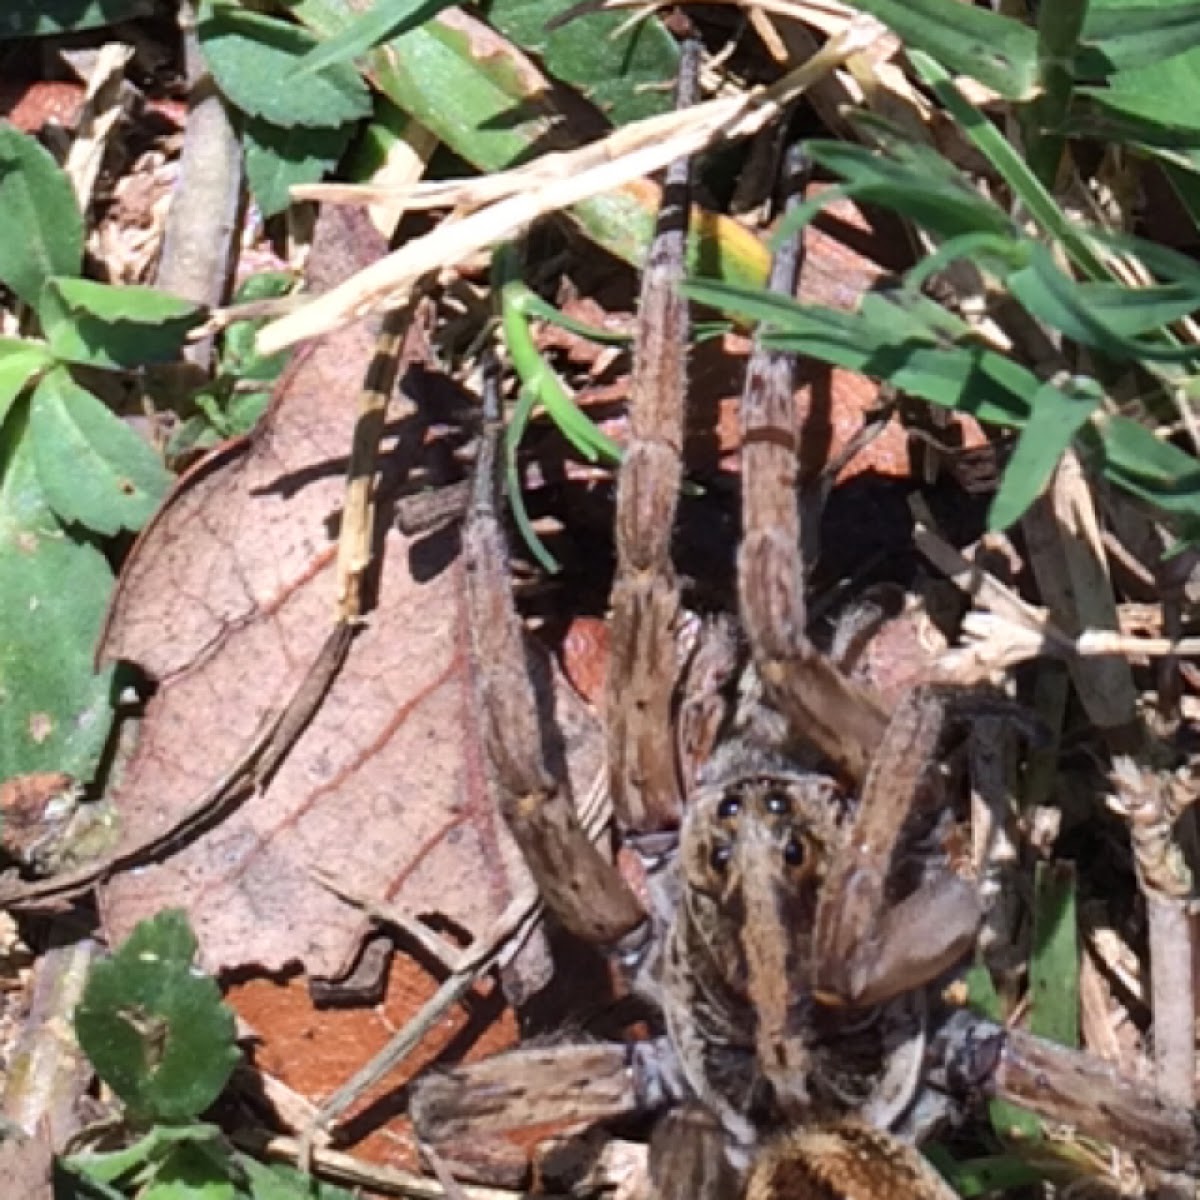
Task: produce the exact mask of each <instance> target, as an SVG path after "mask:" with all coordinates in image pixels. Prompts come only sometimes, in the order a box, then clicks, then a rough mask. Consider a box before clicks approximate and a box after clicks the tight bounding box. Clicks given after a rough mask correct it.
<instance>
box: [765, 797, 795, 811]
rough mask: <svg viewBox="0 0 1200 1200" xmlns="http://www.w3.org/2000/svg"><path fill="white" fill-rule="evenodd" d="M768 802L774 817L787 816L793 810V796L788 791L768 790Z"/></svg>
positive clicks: (768, 809)
mask: <svg viewBox="0 0 1200 1200" xmlns="http://www.w3.org/2000/svg"><path fill="white" fill-rule="evenodd" d="M766 804H767V812H769V813H770V814H771V816H773V817H786V816H787V814H788V813H790V812H791V811H792V801H791V797H789V796H788V794H787V793H786V792H768V793H767V800H766Z"/></svg>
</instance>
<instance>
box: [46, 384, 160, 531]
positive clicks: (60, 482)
mask: <svg viewBox="0 0 1200 1200" xmlns="http://www.w3.org/2000/svg"><path fill="white" fill-rule="evenodd" d="M29 434H30V439H31V441H32V445H33V457H34V462H35V463H36V465H37V473H38V479H39V480H40V481H41V484H42V488H43V491H44V492H45V496H46V499H47V500H48V501H49V503H50V506H51V507H52V508H53V509H54V512H55V515H56V516H58V518H59V519H60V520H62V521H64V522H75V523H77V524H79V525H82V526H84V527H85V528H87V529H91V530H93V531H94V532H96V533H100V534H106V535H111V534H114V533H119V532H120V531H121V530H122V529H125V530H129V531H130V532H133V531H136V530H138V529H140V528H141V527H142V526H143V525H144V524H145V523H146V521H148V520H149V519H150V517H151V515H152V514H153V512H154V510H155V509H156V508H157V507H158V505H159V502H160V501H161V500H162V498H163V497H164V496H165V495H166V493H167V489H168V488H169V487H170V486H171V474H170V472H168V471H167V469H166V468H165V467H164V466H163V465H162V461H161V459H160V458H159V456H158V455H157V454H156V453H155V451H154V450H153V449H151V447H150V446H149V445H148V444H147V443H146V442H145V441H144V440H143V439H142V438H141V437H139V436H138V435H137V434H136V433H135V432H134V431H133V430H132V429H131V428H130V427H129V426H128V425H126V424H125V422H124V421H122V420H120V419H119V418H118V417H116V416H114V415H113V414H112V412H110V411H109V409H107V408H106V407H105V406H104V404H103V403H102V402H101V401H100V400H98V399H97V398H96V397H95V396H93V395H92V393H91V392H89V391H86V390H85V389H84V388H81V387H80V386H79V385H78V384H77V383H75V381H74V380H73V379H72V378H71V376H70V375H69V374H68V373H67V372H66V371H65V370H64V369H63V368H62V367H55V368H54V369H53V370H51V371H50V372H48V373H47V375H46V376H45V378H43V379H42V381H41V382H40V383H39V384H38V386H37V387H36V388H35V389H34V393H33V399H32V401H31V411H30V421H29Z"/></svg>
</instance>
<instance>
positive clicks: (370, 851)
mask: <svg viewBox="0 0 1200 1200" xmlns="http://www.w3.org/2000/svg"><path fill="white" fill-rule="evenodd" d="M347 216H348V215H347V214H346V213H345V212H343V213H341V214H340V215H339V216H336V217H335V216H334V214H333V213H332V211H331V213H330V218H329V219H330V221H331V223H332V224H333V225H336V227H337V228H338V229H339V230H340V231H341V232H340V233H339V234H338V235H337V236H336V237H334V238H333V239H332V241H331V240H330V237H329V236H325V237H322V238H319V240H318V244H317V246H316V247H315V248H314V255H313V257H314V260H315V261H316V262H318V263H323V264H324V267H325V270H326V272H328V273H331V274H333V275H335V276H337V277H344V276H345V274H346V273H347V271H348V270H350V269H352V268H354V267H357V266H360V265H361V259H362V257H363V253H362V247H363V246H364V245H368V246H372V247H377V246H379V241H378V239H377V238H376V237H375V236H374V234H373V233H372V232H371V230H370V229H369V227H368V226H367V224H366V221H365V219H364V218H363V217H362V216H361V215H359V216H354V217H350V218H349V219H347ZM328 232H329V230H328V228H327V229H326V230H325V233H326V234H328ZM334 263H337V264H340V265H336V266H331V264H334ZM372 349H373V333H372V331H371V330H369V329H367V328H366V327H365V326H363V325H356V326H353V327H351V328H349V329H347V330H344V331H342V332H341V333H339V334H338V335H336V336H335V337H331V338H329V339H327V340H325V341H323V342H321V343H319V344H318V345H316V346H314V347H311V348H309V349H308V350H306V351H305V352H304V353H302V355H301V356H300V357H299V358H298V359H297V361H296V362H295V363H294V365H293V367H292V368H291V369H290V371H289V372H288V374H287V375H286V377H285V379H284V380H283V381H282V382H281V384H280V387H279V389H278V392H277V394H276V397H275V401H274V404H273V406H272V411H271V415H270V417H269V419H268V421H267V423H266V425H265V427H264V428H263V429H262V430H261V432H260V433H259V434H258V435H257V436H255V437H254V438H253V439H252V440H251V441H250V442H249V443H240V444H237V445H234V446H231V447H229V448H227V449H225V450H223V451H221V452H219V453H217V454H216V455H215V456H213V457H212V458H210V459H208V460H206V461H205V462H204V463H203V464H201V466H200V467H199V468H198V469H197V470H195V471H193V472H192V473H191V474H190V475H189V476H187V477H186V478H185V479H184V480H183V481H182V483H181V485H180V486H179V488H178V489H177V490H176V492H175V493H174V494H173V496H172V497H171V499H170V501H169V502H168V504H167V505H166V507H165V508H164V509H163V511H162V512H161V513H160V514H159V516H158V517H157V519H156V520H155V522H154V523H153V525H152V526H151V527H150V528H149V529H148V531H147V532H146V533H145V535H144V536H143V538H142V540H141V541H140V542H139V544H138V546H137V547H136V548H135V551H134V553H133V555H132V556H131V558H130V560H129V562H128V564H127V566H126V569H125V571H124V574H123V576H122V579H121V583H120V587H119V591H118V595H117V599H116V601H115V604H114V609H113V612H112V614H111V618H110V624H109V628H108V631H107V635H106V638H105V640H104V644H103V647H102V649H103V653H104V655H105V656H106V657H109V658H122V659H128V660H131V661H133V662H135V663H137V664H139V665H140V667H141V668H142V669H143V670H144V671H146V672H147V674H148V675H150V676H151V677H152V678H153V679H154V680H155V681H157V685H158V690H157V692H156V693H155V695H154V697H153V699H152V700H151V702H150V704H149V708H148V711H147V714H146V718H145V720H144V722H143V726H142V729H141V731H140V738H139V741H138V746H137V749H136V752H135V754H134V757H133V759H132V761H131V762H130V763H129V764H128V766H127V768H126V769H125V772H124V774H123V777H122V779H121V782H120V785H119V788H118V791H117V794H116V797H115V801H116V805H117V807H118V809H119V811H120V813H121V819H122V822H123V836H124V838H125V840H126V841H127V842H128V841H130V840H134V841H143V840H145V839H146V838H148V837H149V836H152V835H153V834H155V833H157V832H160V831H161V830H163V829H166V828H169V827H170V826H172V825H173V824H175V823H177V822H178V821H179V819H180V816H181V814H182V813H184V812H186V811H187V809H188V808H189V806H191V805H194V803H195V801H196V798H197V797H198V796H201V795H203V794H204V793H205V792H206V790H208V789H210V788H211V787H212V786H213V784H214V782H215V781H217V780H219V779H220V778H221V777H222V775H223V774H224V773H226V772H228V771H229V770H230V769H231V768H232V767H233V765H234V764H236V763H237V762H238V760H239V757H240V756H241V755H243V753H244V751H245V747H246V744H247V741H248V739H250V738H251V737H252V735H253V734H254V732H255V730H256V729H258V728H259V727H260V726H261V724H262V722H263V721H264V719H265V718H266V717H267V716H268V715H269V714H270V713H272V712H273V711H274V712H278V711H279V710H281V709H282V708H284V707H285V706H286V704H287V703H288V701H289V700H290V699H291V697H292V695H293V694H294V693H295V691H296V689H297V687H298V686H299V685H300V683H301V682H302V680H303V679H304V677H305V674H306V672H307V671H308V669H309V667H310V664H311V663H312V662H313V661H314V659H315V658H316V656H317V654H318V652H319V651H320V648H321V646H322V644H323V643H324V641H325V639H326V636H327V634H328V632H329V630H330V629H331V626H332V613H333V602H334V578H333V571H334V560H335V557H336V539H337V531H338V524H339V516H340V510H341V504H342V494H343V489H344V474H345V470H346V456H347V453H348V450H349V447H350V439H351V429H352V425H353V421H354V413H355V400H356V394H357V391H358V388H359V386H360V383H361V380H362V378H363V376H364V374H365V372H366V368H367V364H368V362H369V361H370V358H371V354H372ZM409 383H410V390H412V388H415V387H418V386H419V387H421V388H422V389H424V388H425V387H427V386H428V385H429V383H430V377H428V376H423V375H422V374H421V373H420V372H414V373H410V376H409ZM420 399H421V400H422V401H425V400H427V399H428V395H426V396H423V397H421V398H420ZM409 409H410V411H408V412H406V413H405V414H403V415H402V416H401V417H400V419H398V420H396V419H393V421H392V422H391V424H390V426H389V431H388V433H389V435H388V437H387V438H386V439H385V445H384V448H383V455H384V457H383V458H382V459H381V462H382V463H383V464H384V466H383V470H382V473H381V484H380V513H381V517H380V524H381V526H386V528H387V532H386V536H384V537H383V539H382V540H383V555H382V566H381V571H380V582H379V600H378V606H377V607H376V608H375V610H374V611H373V612H372V613H371V614H370V617H369V620H368V622H367V625H366V627H365V628H364V629H363V630H362V631H361V632H360V634H359V636H358V637H357V638H356V639H355V640H354V642H353V643H352V645H351V646H350V649H349V652H348V656H347V659H346V661H345V664H344V665H343V667H342V669H341V671H340V673H339V674H338V676H337V677H336V678H335V680H334V681H333V683H332V685H331V687H330V688H329V690H328V692H327V694H326V695H325V697H324V699H323V702H322V703H321V705H320V707H319V709H318V711H317V712H316V714H315V716H314V717H313V719H312V721H311V723H310V724H309V725H308V726H307V728H306V729H305V730H304V731H303V732H302V733H301V735H300V737H299V739H298V741H297V742H296V743H295V745H294V746H293V748H292V750H291V752H290V753H289V754H288V756H287V757H286V759H285V760H284V761H283V763H282V765H281V766H280V768H279V769H278V771H277V772H276V774H275V775H274V777H273V778H271V779H270V781H269V782H268V784H267V786H266V788H265V790H264V791H262V792H261V793H260V794H257V795H254V796H253V797H251V798H250V799H249V800H248V801H246V802H245V803H244V804H243V805H242V806H241V807H240V808H238V809H237V810H236V811H235V812H234V813H233V814H232V815H230V816H228V817H227V818H226V819H224V820H223V821H221V823H220V824H219V825H217V826H216V827H215V828H214V829H213V830H212V831H211V832H208V833H206V834H205V835H204V836H202V837H200V838H199V839H197V840H195V841H194V842H192V843H191V844H189V845H187V846H186V847H185V848H184V849H182V850H181V851H179V852H178V853H176V854H174V855H173V856H171V857H170V858H168V859H167V860H166V861H164V862H161V863H157V864H155V865H152V866H148V867H143V868H140V869H137V870H134V871H130V872H128V873H126V874H123V875H120V876H117V877H116V878H114V879H112V880H111V881H109V882H108V883H107V884H106V885H105V886H104V889H103V893H102V908H103V913H104V917H105V921H106V925H107V927H108V932H109V933H110V935H111V936H113V937H121V936H122V935H124V934H125V933H126V932H127V931H128V930H129V929H130V928H131V927H132V926H133V924H134V923H135V922H137V921H138V920H140V919H141V918H143V917H145V916H147V915H149V914H150V913H152V912H155V911H157V910H159V909H161V908H163V907H165V906H169V905H183V906H185V907H186V908H187V909H188V911H189V913H190V915H191V919H192V921H193V923H194V925H195V928H196V930H197V933H198V935H199V937H200V941H201V947H202V949H201V953H202V957H203V961H204V965H205V966H206V967H207V968H209V969H210V970H220V969H223V968H233V967H238V966H242V965H245V964H251V963H253V964H258V965H260V966H262V967H265V968H266V969H268V970H277V969H280V968H283V967H284V966H286V965H288V964H292V963H297V962H298V963H302V964H303V965H304V966H305V968H306V969H307V970H308V972H309V973H310V974H315V975H325V976H337V975H338V974H339V973H340V972H341V971H342V970H343V968H344V967H345V966H346V965H347V963H348V960H349V958H350V957H351V952H352V951H353V949H354V948H355V946H356V944H357V941H358V937H359V933H360V929H361V925H362V921H361V918H360V916H359V914H358V912H357V911H356V910H355V909H354V908H352V907H350V906H348V905H347V904H345V903H344V902H343V901H341V900H339V899H338V898H337V897H335V896H334V895H333V894H331V893H330V892H329V891H328V890H326V889H325V888H324V887H322V886H320V885H319V884H318V883H317V882H316V881H315V880H314V879H313V878H312V875H311V871H312V869H313V868H315V867H320V868H322V869H323V870H324V871H326V872H330V873H332V874H334V875H335V876H336V877H338V878H340V879H342V880H343V881H345V883H346V885H347V886H348V887H349V888H351V889H352V890H353V891H354V892H355V893H356V894H359V895H371V896H377V897H380V898H387V899H388V900H390V901H391V903H392V905H393V906H395V907H399V908H401V909H403V910H407V911H408V912H410V913H411V914H413V915H417V914H428V913H438V914H440V915H441V916H442V917H444V918H445V919H447V920H448V921H450V922H451V923H453V925H454V926H456V927H458V928H459V929H461V930H464V931H466V932H467V933H469V934H472V935H473V934H477V933H479V932H481V931H483V930H485V929H486V928H487V927H489V926H490V925H491V924H492V923H493V922H494V921H495V919H496V917H497V915H498V914H499V913H500V912H501V911H502V910H503V909H504V907H505V904H506V902H507V901H508V900H509V899H510V896H511V893H512V890H513V888H514V886H516V885H517V884H519V883H520V881H521V880H523V879H524V867H523V865H522V864H521V862H520V857H519V855H518V853H517V851H516V849H515V847H514V846H513V845H512V843H511V842H510V840H509V839H508V837H507V834H506V833H505V832H504V831H503V829H502V828H501V827H500V825H499V818H498V816H497V814H496V811H495V806H494V804H493V799H492V796H491V794H490V789H489V786H488V783H487V777H486V770H485V763H484V757H483V750H482V746H481V745H480V742H479V739H478V737H477V736H476V722H475V715H474V712H473V706H474V704H475V697H474V689H473V687H472V684H471V678H470V664H469V659H468V640H467V630H466V613H465V611H464V605H463V598H462V588H461V580H460V570H461V568H460V565H459V562H458V556H457V550H458V545H457V534H456V531H454V530H447V531H442V532H440V533H437V534H435V535H432V536H429V537H425V538H423V539H409V538H405V537H403V536H402V535H400V534H399V533H398V532H397V531H396V530H395V529H394V528H392V527H391V522H390V521H389V520H388V513H389V509H390V505H389V501H390V500H394V498H395V496H396V495H397V494H399V493H400V492H402V491H403V490H404V488H405V487H406V486H409V487H411V486H412V485H413V484H414V482H415V481H416V480H417V479H418V477H419V479H420V482H421V483H423V484H425V485H428V484H429V483H431V482H438V481H439V478H440V477H443V476H444V475H445V474H446V473H447V470H446V469H447V466H448V456H447V455H446V454H445V450H444V447H441V446H439V445H438V444H437V443H436V442H428V443H427V440H426V438H425V436H424V430H423V429H422V427H421V426H420V424H419V423H418V418H417V416H416V415H415V413H413V412H412V411H411V405H410V406H409ZM439 459H440V461H439ZM571 699H572V698H570V697H568V696H566V695H560V697H559V698H558V700H557V702H556V703H557V707H558V709H559V711H560V713H561V714H562V715H563V716H564V725H565V738H566V744H567V746H568V748H569V750H571V749H578V751H579V753H578V754H577V755H576V756H575V758H574V766H575V767H577V768H578V772H577V775H576V782H577V786H583V785H582V784H581V783H580V780H582V779H584V778H587V779H588V780H589V781H590V777H591V776H590V773H592V772H594V771H595V770H597V769H598V766H599V762H598V757H597V753H596V745H595V741H594V739H592V738H590V737H589V736H588V734H589V731H590V722H589V721H588V719H587V717H586V714H584V713H583V712H582V706H580V705H579V704H578V702H577V701H576V702H575V703H574V705H572V703H571Z"/></svg>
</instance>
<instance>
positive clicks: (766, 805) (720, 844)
mask: <svg viewBox="0 0 1200 1200" xmlns="http://www.w3.org/2000/svg"><path fill="white" fill-rule="evenodd" d="M762 806H763V809H764V810H765V811H766V813H767V815H768V816H772V817H790V816H791V815H792V798H791V797H790V796H789V795H788V794H787V792H785V791H782V790H780V789H778V788H772V789H771V790H769V791H768V792H767V793H766V794H765V795H764V796H763V798H762ZM745 807H746V801H745V800H744V799H743V797H742V796H741V795H740V794H739V793H737V792H727V793H726V794H725V795H724V796H723V797H722V798H721V800H720V802H719V803H718V804H717V820H718V821H719V822H720V823H721V828H723V829H725V830H727V831H732V830H733V829H735V828H736V827H737V822H738V819H739V818H740V817H741V816H742V812H743V810H744V808H745ZM782 857H783V863H784V866H786V867H790V868H791V869H792V870H798V869H799V868H800V867H802V866H804V864H805V862H806V861H807V859H808V847H807V846H806V845H805V844H804V840H803V838H801V837H798V836H797V835H796V834H795V833H792V834H791V835H790V836H789V837H788V840H787V841H786V842H785V843H784V845H783V851H782ZM732 861H733V843H732V841H726V840H720V841H714V843H713V846H712V849H711V850H710V851H709V855H708V865H709V866H710V867H711V868H712V869H713V871H714V872H716V874H718V875H722V874H724V873H725V871H727V870H728V869H729V864H730V863H731V862H732Z"/></svg>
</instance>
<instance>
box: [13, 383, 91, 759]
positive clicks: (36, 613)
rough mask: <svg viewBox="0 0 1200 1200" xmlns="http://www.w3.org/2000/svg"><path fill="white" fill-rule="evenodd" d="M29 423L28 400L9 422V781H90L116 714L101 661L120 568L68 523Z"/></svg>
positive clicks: (18, 406)
mask: <svg viewBox="0 0 1200 1200" xmlns="http://www.w3.org/2000/svg"><path fill="white" fill-rule="evenodd" d="M28 424H29V404H28V401H27V400H25V399H21V400H19V401H17V403H15V404H14V405H13V406H12V408H11V409H10V410H9V413H8V416H7V417H6V418H5V420H4V423H3V425H2V426H0V687H2V694H3V700H4V702H3V703H2V704H0V779H9V778H11V777H13V776H15V775H24V774H27V773H30V772H34V771H65V772H67V773H68V774H70V775H73V776H75V778H77V779H80V780H85V781H86V780H89V779H91V777H92V775H93V774H94V772H95V770H96V766H97V764H98V763H99V761H100V755H101V752H102V750H103V748H104V743H105V741H106V740H107V737H108V731H109V727H110V722H111V719H112V718H111V711H110V707H109V692H110V689H111V682H110V680H111V672H107V671H106V672H104V673H102V674H96V673H95V671H94V670H93V667H92V650H93V647H94V646H95V644H96V636H97V634H98V633H99V631H100V623H101V621H102V620H103V619H104V610H105V607H106V605H107V603H108V594H109V592H110V590H111V589H112V571H111V570H110V568H109V566H108V563H107V561H106V560H105V558H104V556H103V555H102V554H101V553H100V552H99V551H98V550H97V549H96V548H95V547H94V546H93V545H92V544H91V543H90V542H88V541H76V540H73V539H72V538H70V537H69V536H68V534H67V532H66V530H65V529H64V528H63V527H62V525H61V524H60V523H59V521H58V519H57V517H56V516H55V514H54V511H53V507H52V505H51V504H50V502H49V500H48V498H47V497H46V493H45V490H44V488H43V485H42V482H41V478H40V476H39V474H38V471H37V466H36V463H35V460H34V453H33V441H32V438H31V437H29V436H27V433H28Z"/></svg>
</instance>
